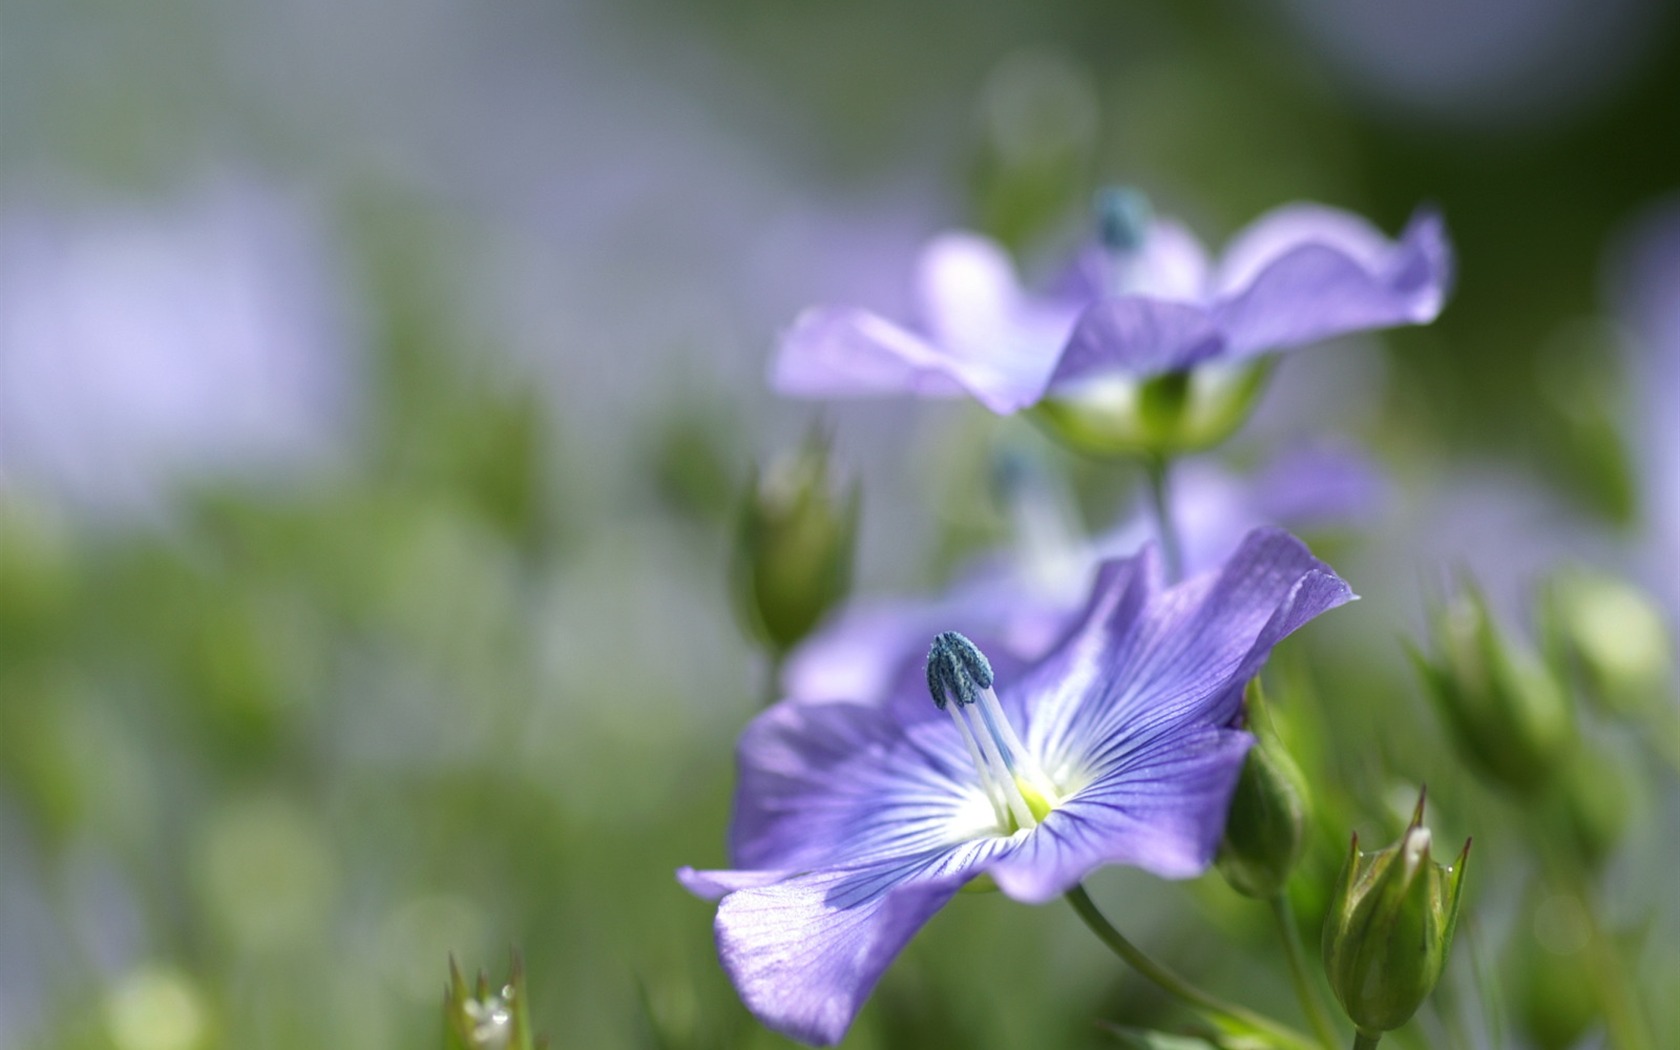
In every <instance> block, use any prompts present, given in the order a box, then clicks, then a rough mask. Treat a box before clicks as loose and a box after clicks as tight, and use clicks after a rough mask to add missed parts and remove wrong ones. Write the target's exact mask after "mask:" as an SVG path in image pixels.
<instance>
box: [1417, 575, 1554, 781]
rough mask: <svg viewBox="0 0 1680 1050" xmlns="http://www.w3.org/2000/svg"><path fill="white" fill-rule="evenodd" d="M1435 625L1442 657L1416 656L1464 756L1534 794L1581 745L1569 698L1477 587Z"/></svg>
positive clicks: (1454, 602)
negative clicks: (1509, 636) (1509, 635)
mask: <svg viewBox="0 0 1680 1050" xmlns="http://www.w3.org/2000/svg"><path fill="white" fill-rule="evenodd" d="M1433 620H1434V622H1433V627H1434V636H1435V649H1436V657H1435V659H1434V660H1433V661H1431V660H1429V659H1427V658H1425V657H1423V656H1422V655H1420V654H1418V653H1416V652H1414V653H1413V658H1414V660H1415V662H1416V663H1417V667H1418V671H1419V673H1420V674H1422V676H1423V678H1424V682H1425V684H1426V685H1427V686H1428V687H1429V693H1430V696H1431V699H1432V700H1433V701H1434V702H1435V705H1436V707H1437V708H1438V709H1439V710H1440V712H1441V715H1442V718H1443V720H1444V721H1445V722H1446V724H1447V728H1448V730H1449V731H1450V732H1451V734H1452V736H1453V738H1454V740H1455V742H1456V743H1457V745H1458V748H1459V751H1460V752H1461V753H1462V754H1463V756H1464V759H1465V761H1467V762H1468V763H1469V764H1470V765H1471V766H1472V767H1473V768H1474V769H1476V771H1477V772H1479V773H1481V774H1482V775H1483V776H1485V777H1487V778H1488V779H1490V780H1493V781H1495V782H1496V783H1500V784H1504V785H1505V786H1507V787H1509V788H1512V789H1513V790H1516V791H1519V792H1524V793H1528V792H1532V791H1533V790H1535V789H1536V788H1538V787H1539V786H1540V785H1541V784H1543V783H1544V782H1545V781H1546V780H1547V779H1548V778H1549V777H1550V775H1551V773H1552V771H1553V769H1554V768H1555V766H1556V765H1557V762H1558V759H1559V757H1560V756H1561V755H1562V754H1563V753H1564V752H1565V751H1566V750H1567V749H1568V748H1569V747H1570V745H1571V744H1572V742H1573V741H1574V738H1575V724H1574V710H1573V708H1572V707H1571V705H1570V701H1569V696H1568V694H1567V693H1565V692H1564V689H1563V687H1562V685H1561V684H1560V683H1559V682H1558V680H1557V679H1556V677H1554V676H1553V675H1552V673H1551V672H1550V671H1549V670H1548V669H1547V667H1546V666H1545V665H1544V664H1543V663H1541V661H1540V660H1539V658H1538V657H1537V656H1535V655H1534V654H1533V653H1531V652H1528V651H1525V650H1521V649H1518V648H1517V647H1516V646H1514V645H1512V644H1511V643H1510V642H1508V641H1507V640H1506V639H1505V637H1504V636H1503V635H1502V634H1501V632H1500V630H1499V628H1498V626H1497V625H1496V624H1495V623H1494V622H1493V618H1492V616H1491V615H1490V614H1489V612H1488V608H1487V603H1486V601H1485V600H1484V599H1483V597H1482V595H1481V594H1480V593H1479V592H1478V591H1476V590H1475V589H1474V588H1473V587H1469V586H1467V587H1466V588H1465V589H1464V591H1463V593H1461V594H1460V595H1458V596H1457V597H1456V598H1454V599H1453V600H1452V601H1450V602H1449V603H1448V604H1447V605H1446V606H1445V607H1444V608H1441V609H1438V610H1437V611H1436V613H1435V615H1434V617H1433Z"/></svg>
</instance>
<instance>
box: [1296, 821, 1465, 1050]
mask: <svg viewBox="0 0 1680 1050" xmlns="http://www.w3.org/2000/svg"><path fill="white" fill-rule="evenodd" d="M1423 801H1424V800H1423V798H1422V796H1419V798H1418V804H1417V810H1416V812H1415V813H1414V815H1413V817H1412V822H1411V824H1410V825H1409V826H1408V827H1407V828H1406V832H1405V834H1404V835H1403V836H1402V837H1401V839H1400V841H1399V842H1398V843H1397V844H1395V845H1393V846H1390V847H1388V848H1387V849H1380V850H1376V851H1374V852H1371V853H1365V852H1362V851H1361V850H1360V849H1359V836H1358V835H1355V836H1354V837H1353V845H1352V847H1351V848H1350V850H1349V853H1348V859H1347V863H1346V864H1344V865H1343V867H1342V873H1341V876H1340V877H1339V878H1338V879H1337V880H1336V887H1335V889H1334V891H1333V892H1332V893H1331V897H1330V910H1329V913H1328V914H1327V915H1326V916H1325V921H1324V946H1323V947H1324V970H1325V973H1326V975H1327V976H1328V977H1329V978H1330V988H1331V990H1332V991H1334V992H1335V993H1336V999H1337V1000H1338V1001H1339V1002H1340V1003H1341V1004H1342V1009H1343V1010H1345V1011H1346V1012H1347V1015H1348V1017H1349V1018H1350V1019H1351V1020H1352V1021H1353V1023H1354V1026H1355V1027H1357V1028H1358V1029H1359V1031H1360V1032H1362V1033H1364V1034H1365V1035H1366V1036H1378V1035H1381V1033H1383V1032H1387V1031H1390V1030H1391V1029H1395V1028H1398V1027H1400V1026H1401V1025H1403V1024H1405V1023H1406V1021H1408V1020H1409V1019H1410V1018H1411V1016H1412V1014H1414V1013H1416V1012H1417V1008H1418V1007H1419V1006H1421V1005H1422V1004H1423V1000H1424V999H1425V998H1426V997H1427V996H1428V995H1429V993H1430V992H1431V991H1433V990H1434V988H1435V984H1436V982H1438V981H1439V980H1440V979H1441V972H1442V970H1443V969H1445V967H1446V964H1447V955H1448V953H1449V952H1450V951H1451V949H1452V939H1453V929H1454V927H1455V925H1456V924H1457V921H1458V905H1459V899H1460V895H1461V891H1462V890H1463V887H1464V870H1465V864H1466V862H1467V861H1468V860H1469V857H1470V843H1469V841H1468V840H1467V841H1466V842H1465V843H1464V849H1463V850H1462V851H1461V852H1460V853H1459V855H1458V859H1457V860H1456V861H1454V862H1453V864H1452V865H1450V866H1443V865H1441V864H1437V863H1435V861H1434V860H1433V859H1432V858H1431V857H1430V834H1429V829H1428V828H1426V827H1424V826H1423Z"/></svg>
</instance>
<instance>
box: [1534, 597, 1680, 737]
mask: <svg viewBox="0 0 1680 1050" xmlns="http://www.w3.org/2000/svg"><path fill="white" fill-rule="evenodd" d="M1548 597H1549V599H1550V601H1549V607H1550V612H1551V617H1550V621H1551V622H1550V626H1551V628H1552V634H1553V635H1554V637H1553V638H1552V639H1551V641H1552V644H1553V646H1554V647H1555V648H1556V649H1557V650H1559V652H1560V655H1561V656H1563V657H1564V658H1565V659H1566V660H1567V661H1568V663H1569V664H1570V666H1571V667H1572V668H1573V669H1574V670H1575V671H1576V672H1577V673H1579V674H1580V676H1581V678H1582V680H1583V684H1584V685H1585V686H1586V690H1585V692H1586V695H1587V697H1588V699H1590V700H1592V701H1593V702H1594V704H1596V705H1597V706H1598V707H1599V708H1600V709H1601V710H1603V711H1604V712H1605V713H1606V714H1609V715H1612V716H1618V717H1641V716H1648V715H1650V714H1652V713H1654V712H1656V711H1658V710H1660V709H1661V708H1663V707H1664V705H1666V704H1667V703H1669V702H1671V701H1672V699H1673V697H1674V644H1673V641H1672V634H1671V629H1670V627H1669V624H1668V622H1667V620H1666V619H1665V618H1664V616H1663V614H1662V611H1661V610H1660V609H1658V608H1657V604H1656V603H1655V602H1654V601H1652V600H1651V598H1650V596H1649V595H1647V594H1645V593H1644V592H1643V591H1641V590H1640V589H1639V588H1637V587H1635V586H1633V585H1632V584H1630V583H1626V582H1624V581H1622V580H1618V579H1616V578H1615V577H1612V576H1607V575H1603V574H1599V573H1592V572H1585V571H1578V572H1571V573H1567V574H1565V575H1562V576H1559V577H1558V578H1557V579H1556V580H1554V581H1552V585H1551V588H1550V592H1549V595H1548Z"/></svg>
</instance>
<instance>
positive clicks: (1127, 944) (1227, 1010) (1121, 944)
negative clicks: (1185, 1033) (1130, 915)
mask: <svg viewBox="0 0 1680 1050" xmlns="http://www.w3.org/2000/svg"><path fill="white" fill-rule="evenodd" d="M1067 899H1068V903H1069V904H1071V905H1073V910H1074V911H1076V912H1078V913H1079V917H1080V918H1081V919H1084V920H1085V925H1086V926H1089V927H1090V928H1091V932H1092V933H1095V934H1096V935H1097V939H1098V940H1100V941H1102V942H1103V944H1105V945H1107V946H1108V948H1109V950H1110V951H1112V952H1113V953H1114V954H1115V955H1118V956H1119V957H1120V958H1121V960H1122V961H1124V962H1125V963H1126V964H1127V965H1128V966H1130V967H1131V968H1132V969H1134V970H1136V971H1137V972H1138V973H1140V974H1142V975H1143V976H1144V977H1146V978H1148V979H1149V980H1150V981H1152V982H1153V983H1154V984H1155V985H1156V987H1158V988H1160V989H1161V990H1162V991H1164V992H1167V993H1168V994H1169V995H1172V996H1174V997H1176V998H1178V999H1180V1000H1182V1001H1183V1002H1185V1003H1188V1004H1189V1005H1191V1006H1194V1007H1196V1008H1197V1009H1200V1010H1203V1011H1205V1012H1207V1013H1209V1014H1211V1015H1213V1016H1214V1017H1217V1018H1220V1019H1222V1020H1224V1021H1228V1022H1231V1023H1233V1024H1236V1025H1239V1026H1241V1027H1243V1028H1247V1029H1249V1030H1250V1031H1252V1032H1258V1033H1262V1034H1264V1035H1266V1036H1267V1037H1269V1038H1270V1039H1271V1040H1272V1041H1273V1042H1276V1043H1279V1044H1281V1045H1284V1046H1290V1047H1294V1048H1296V1050H1310V1048H1311V1047H1313V1046H1314V1045H1315V1044H1314V1043H1313V1041H1312V1040H1311V1039H1309V1038H1307V1036H1306V1035H1305V1034H1303V1033H1301V1032H1297V1031H1295V1030H1294V1029H1293V1028H1290V1027H1288V1026H1287V1025H1282V1024H1279V1023H1278V1022H1276V1021H1274V1020H1272V1019H1271V1018H1269V1017H1265V1016H1262V1015H1260V1014H1257V1013H1255V1012H1254V1011H1253V1010H1250V1009H1248V1008H1247V1007H1244V1006H1238V1005H1237V1004H1235V1003H1230V1002H1226V1001H1225V1000H1224V999H1221V998H1219V997H1218V996H1216V995H1214V994H1213V993H1212V992H1208V991H1204V990H1202V989H1201V988H1198V987H1196V986H1195V985H1193V984H1191V983H1190V982H1189V981H1187V980H1185V979H1184V978H1183V977H1180V976H1179V975H1178V974H1176V973H1174V972H1173V971H1171V970H1169V969H1167V968H1166V967H1165V966H1162V965H1161V964H1160V963H1158V962H1156V961H1155V960H1153V959H1151V958H1150V957H1149V956H1147V955H1145V954H1143V951H1142V950H1141V949H1139V948H1138V946H1137V945H1135V944H1133V943H1132V942H1131V941H1129V940H1127V939H1126V937H1125V935H1124V934H1122V933H1121V932H1120V931H1119V930H1117V929H1115V928H1114V926H1113V924H1111V923H1110V922H1109V921H1108V919H1106V918H1105V917H1104V916H1103V913H1102V912H1100V911H1098V910H1097V905H1096V903H1095V902H1093V901H1092V900H1091V896H1090V894H1088V893H1086V892H1085V887H1084V886H1082V885H1075V886H1074V887H1073V889H1071V890H1068V892H1067Z"/></svg>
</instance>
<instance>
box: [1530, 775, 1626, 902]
mask: <svg viewBox="0 0 1680 1050" xmlns="http://www.w3.org/2000/svg"><path fill="white" fill-rule="evenodd" d="M1635 801H1636V796H1635V794H1634V791H1633V784H1632V783H1630V781H1629V779H1628V776H1627V774H1626V772H1625V767H1624V765H1623V763H1621V762H1620V761H1618V760H1617V759H1616V758H1614V757H1612V756H1611V755H1609V754H1606V753H1605V752H1604V751H1602V750H1601V749H1599V748H1597V747H1593V746H1584V747H1581V748H1578V749H1577V750H1576V752H1575V753H1574V754H1573V755H1571V756H1570V758H1569V760H1568V761H1567V762H1565V763H1564V765H1563V768H1562V769H1561V770H1560V771H1559V773H1558V775H1557V778H1556V797H1555V801H1554V802H1553V803H1552V804H1550V805H1548V806H1546V807H1545V810H1544V812H1543V819H1544V820H1545V821H1546V827H1547V834H1548V837H1549V838H1550V839H1551V842H1552V846H1553V848H1554V849H1558V850H1563V851H1567V852H1568V853H1570V854H1572V855H1573V858H1574V859H1575V860H1577V861H1578V862H1579V863H1580V864H1581V865H1582V866H1583V867H1584V868H1585V869H1586V870H1588V871H1594V870H1597V869H1598V868H1600V867H1602V866H1603V865H1604V862H1605V861H1607V860H1609V859H1610V856H1611V855H1612V854H1613V853H1614V852H1615V850H1616V847H1617V846H1618V845H1620V844H1621V841H1622V837H1623V835H1624V834H1625V833H1626V832H1627V828H1628V821H1629V817H1630V815H1631V814H1632V812H1633V810H1634V808H1635Z"/></svg>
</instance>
